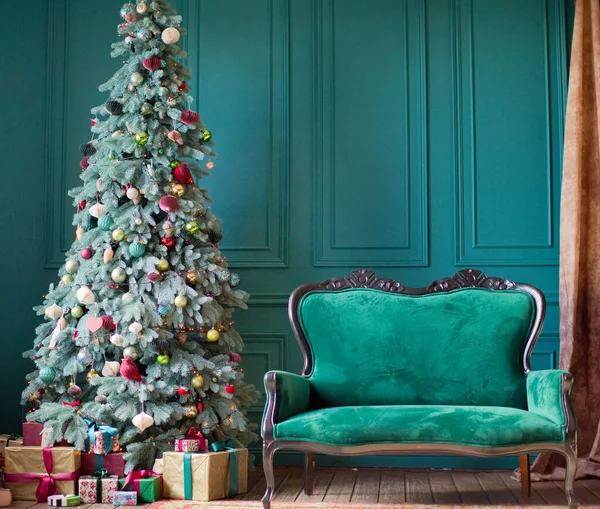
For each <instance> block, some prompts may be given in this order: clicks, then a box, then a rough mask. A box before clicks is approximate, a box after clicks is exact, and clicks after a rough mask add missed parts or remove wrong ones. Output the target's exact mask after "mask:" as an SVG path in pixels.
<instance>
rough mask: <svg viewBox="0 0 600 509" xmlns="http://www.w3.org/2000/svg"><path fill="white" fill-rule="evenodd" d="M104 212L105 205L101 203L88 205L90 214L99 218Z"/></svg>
mask: <svg viewBox="0 0 600 509" xmlns="http://www.w3.org/2000/svg"><path fill="white" fill-rule="evenodd" d="M104 214H106V207H105V206H104V205H102V203H96V205H92V206H91V207H90V216H92V217H95V218H99V217H102V216H103V215H104Z"/></svg>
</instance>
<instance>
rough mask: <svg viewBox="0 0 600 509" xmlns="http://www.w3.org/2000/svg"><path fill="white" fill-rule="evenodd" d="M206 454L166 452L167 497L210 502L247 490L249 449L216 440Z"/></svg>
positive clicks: (165, 485) (164, 460)
mask: <svg viewBox="0 0 600 509" xmlns="http://www.w3.org/2000/svg"><path fill="white" fill-rule="evenodd" d="M208 450H209V452H206V453H201V454H197V453H191V452H165V453H163V489H164V497H165V498H175V499H183V500H200V501H203V502H208V501H209V500H217V499H220V498H226V497H233V496H235V495H238V494H241V493H245V492H246V491H248V449H236V448H235V446H234V444H233V442H232V441H231V440H228V441H227V442H225V443H224V444H223V443H221V442H214V443H213V444H211V445H210V446H209V448H208Z"/></svg>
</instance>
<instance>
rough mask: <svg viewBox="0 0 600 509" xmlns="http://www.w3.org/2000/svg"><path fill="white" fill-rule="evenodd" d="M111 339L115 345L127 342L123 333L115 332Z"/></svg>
mask: <svg viewBox="0 0 600 509" xmlns="http://www.w3.org/2000/svg"><path fill="white" fill-rule="evenodd" d="M109 341H110V342H111V343H112V344H113V345H115V346H121V347H122V346H123V345H124V344H125V336H121V334H113V335H112V336H111V337H110V338H109Z"/></svg>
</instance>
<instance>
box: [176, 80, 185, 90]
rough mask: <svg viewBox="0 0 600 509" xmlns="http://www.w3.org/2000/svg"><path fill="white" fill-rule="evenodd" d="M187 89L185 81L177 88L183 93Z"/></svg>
mask: <svg viewBox="0 0 600 509" xmlns="http://www.w3.org/2000/svg"><path fill="white" fill-rule="evenodd" d="M186 88H187V83H186V82H185V81H182V82H181V85H179V86H178V87H177V91H178V92H183V91H184V90H185V89H186Z"/></svg>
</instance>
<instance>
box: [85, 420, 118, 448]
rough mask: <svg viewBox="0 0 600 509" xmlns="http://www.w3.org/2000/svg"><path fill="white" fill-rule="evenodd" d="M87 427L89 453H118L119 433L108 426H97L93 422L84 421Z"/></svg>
mask: <svg viewBox="0 0 600 509" xmlns="http://www.w3.org/2000/svg"><path fill="white" fill-rule="evenodd" d="M86 423H87V425H88V438H89V441H90V452H91V453H93V454H108V453H109V452H119V432H118V431H117V429H116V428H111V427H110V426H99V425H98V424H96V423H95V422H92V421H89V420H86Z"/></svg>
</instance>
